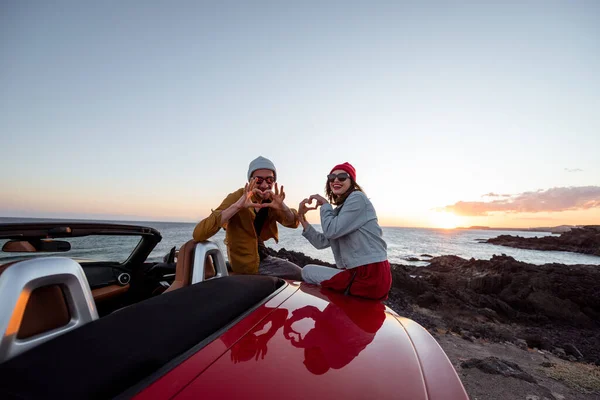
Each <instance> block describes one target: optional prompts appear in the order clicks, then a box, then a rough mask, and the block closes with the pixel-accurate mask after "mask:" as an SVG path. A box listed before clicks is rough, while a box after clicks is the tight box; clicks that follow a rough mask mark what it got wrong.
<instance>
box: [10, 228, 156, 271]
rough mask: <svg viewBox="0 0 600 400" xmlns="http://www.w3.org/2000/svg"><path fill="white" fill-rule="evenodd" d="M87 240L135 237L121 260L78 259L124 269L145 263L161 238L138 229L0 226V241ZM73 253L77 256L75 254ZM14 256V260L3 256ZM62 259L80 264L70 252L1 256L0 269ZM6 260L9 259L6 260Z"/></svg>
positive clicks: (154, 231)
mask: <svg viewBox="0 0 600 400" xmlns="http://www.w3.org/2000/svg"><path fill="white" fill-rule="evenodd" d="M90 236H136V237H139V238H140V240H139V241H137V244H135V245H133V244H132V250H131V252H130V254H129V255H128V256H127V257H126V258H125V259H124V260H119V261H115V260H97V259H89V260H87V259H85V260H84V259H81V261H82V262H86V263H87V262H90V263H91V262H94V263H102V262H106V263H111V264H118V265H121V266H125V265H127V264H130V263H138V262H144V261H145V260H146V258H147V257H148V255H149V254H150V253H151V252H152V250H153V249H154V247H156V245H157V244H158V243H159V242H160V241H161V240H162V236H161V234H160V233H159V232H158V231H157V230H156V229H154V228H149V227H145V226H138V225H125V224H104V223H81V222H53V223H13V224H0V240H2V241H4V240H30V239H59V240H67V241H68V239H72V238H80V237H90ZM73 250H77V249H76V248H75V249H73ZM75 253H76V252H75ZM8 254H11V255H12V254H14V257H11V256H8V257H6V256H5V255H8ZM48 256H64V257H69V258H73V259H75V260H76V261H78V260H79V258H78V257H77V255H75V256H73V254H72V253H71V254H70V252H54V253H47V252H31V253H26V252H18V253H9V252H0V258H1V259H4V261H0V265H3V264H5V263H8V262H13V261H22V260H26V259H30V258H34V257H48ZM6 258H8V259H6Z"/></svg>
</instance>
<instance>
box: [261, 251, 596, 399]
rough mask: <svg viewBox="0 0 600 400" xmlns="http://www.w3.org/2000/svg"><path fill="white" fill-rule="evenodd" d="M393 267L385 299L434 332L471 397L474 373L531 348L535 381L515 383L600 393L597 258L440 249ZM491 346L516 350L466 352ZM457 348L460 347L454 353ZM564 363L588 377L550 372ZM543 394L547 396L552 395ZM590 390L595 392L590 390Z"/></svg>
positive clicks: (504, 365)
mask: <svg viewBox="0 0 600 400" xmlns="http://www.w3.org/2000/svg"><path fill="white" fill-rule="evenodd" d="M271 252H272V254H273V255H275V256H278V257H282V258H286V259H289V260H290V261H293V262H295V263H297V264H298V265H300V266H304V265H306V264H309V263H316V264H320V265H329V266H333V265H332V264H328V263H324V262H322V261H319V260H315V259H312V258H310V257H306V256H304V255H303V254H302V253H299V252H295V251H288V250H286V249H281V250H279V251H277V252H276V251H274V250H271ZM392 274H393V286H392V290H391V291H390V296H389V299H388V300H387V301H386V304H387V305H388V306H389V307H390V308H392V309H393V310H394V311H396V312H397V313H398V314H400V315H401V316H405V317H408V318H411V319H413V320H415V321H417V322H418V323H419V324H421V325H422V326H424V327H425V328H426V329H427V330H428V331H429V332H430V333H432V334H433V335H434V337H436V339H437V340H438V341H439V342H440V344H441V345H442V347H443V348H444V350H445V351H446V352H447V354H448V355H449V357H450V359H451V361H452V362H453V363H454V364H455V366H456V367H457V371H459V373H460V374H461V378H462V379H463V382H464V384H465V387H466V388H467V391H469V394H470V395H471V397H472V398H473V397H474V396H475V395H476V394H477V393H478V392H477V390H478V389H477V387H478V385H480V384H481V379H482V378H481V377H480V376H478V375H476V374H477V373H481V371H484V372H485V373H493V372H489V371H490V370H495V371H500V372H496V373H498V374H502V372H501V371H502V370H503V369H504V370H511V371H513V370H514V368H513V367H511V365H512V364H514V362H515V361H517V362H519V363H520V364H524V365H529V364H530V363H531V359H533V358H535V357H534V355H537V356H538V357H540V358H541V361H540V362H539V363H538V364H539V365H538V366H537V367H535V368H530V371H529V373H531V376H532V378H531V379H533V380H531V379H530V378H527V379H529V381H527V379H526V381H527V382H523V381H522V378H521V379H517V378H515V377H512V378H511V379H516V380H518V381H519V385H523V384H525V383H527V384H528V385H533V386H532V387H531V390H534V389H535V390H537V392H536V393H546V392H547V390H549V389H548V387H551V386H553V385H554V386H556V385H558V386H557V387H558V389H556V390H559V392H560V391H562V393H563V395H565V393H568V394H569V396H570V397H567V398H600V397H595V396H600V294H599V293H600V265H562V264H544V265H534V264H528V263H524V262H520V261H517V260H515V259H514V258H512V257H509V256H506V255H500V256H494V257H492V258H491V259H490V260H476V259H470V260H467V259H463V258H460V257H457V256H441V257H434V258H432V259H431V260H429V266H427V267H415V266H410V265H402V264H392ZM468 346H471V347H470V348H467V347H468ZM490 346H502V347H503V349H502V350H497V351H499V354H504V353H506V354H512V353H514V354H515V356H514V357H513V358H512V359H511V360H508V359H501V358H500V359H497V357H491V358H490V357H487V358H485V357H484V358H477V357H470V355H471V356H472V355H474V354H478V355H479V356H480V357H481V355H482V354H485V352H483V353H482V351H483V350H482V349H484V348H485V350H486V351H491V349H492V347H490ZM457 348H463V350H462V351H461V352H455V350H456V349H457ZM519 357H523V358H522V359H520V358H519ZM511 363H512V364H511ZM563 363H564V365H566V366H568V367H569V368H571V367H572V366H574V365H575V366H576V368H575V369H576V370H577V371H579V372H578V373H576V374H575V375H577V374H579V375H577V376H580V375H582V376H583V375H585V376H589V375H590V374H591V376H592V378H590V379H591V381H590V382H588V381H585V380H584V382H587V383H581V382H580V381H577V382H578V383H573V382H570V381H569V380H576V379H575V378H573V377H566V378H564V379H566V381H565V382H563V383H560V385H559V384H558V383H556V382H555V379H550V378H548V376H551V373H554V372H556V371H555V369H556V368H558V367H556V366H557V365H563ZM463 364H464V365H463ZM544 364H545V365H547V367H546V368H544V367H543V365H544ZM561 368H563V367H561ZM564 368H566V367H564ZM581 368H583V369H584V372H581ZM471 369H473V370H477V371H478V372H477V373H475V372H472V370H471ZM588 369H589V370H588ZM541 370H544V371H543V373H542V372H540V371H541ZM561 371H562V370H561ZM589 371H591V372H589ZM485 373H484V375H485ZM474 374H475V375H474ZM506 376H509V375H504V377H506ZM523 376H526V375H523ZM569 376H570V375H569ZM586 379H587V378H586ZM471 380H472V382H471ZM559 381H560V379H559ZM535 382H537V383H535ZM540 382H545V383H544V385H542V384H541V383H540ZM555 383H556V385H555ZM571 383H573V385H575V386H573V385H571ZM505 384H506V382H504V383H502V384H500V388H499V389H498V390H499V393H500V394H499V395H498V396H499V397H497V398H513V397H511V396H508V397H502V396H503V395H502V394H501V393H502V390H503V389H502V386H503V385H505ZM561 385H562V386H561ZM586 385H587V386H586ZM517 386H518V385H517ZM517 386H515V387H517ZM519 387H520V386H519ZM481 390H485V391H488V392H485V393H486V397H483V398H490V399H494V398H496V397H494V396H493V395H490V396H489V397H487V396H488V395H489V390H490V389H489V388H481ZM519 390H520V389H519ZM535 390H534V392H535ZM569 391H572V392H569ZM548 393H550V392H548ZM548 393H546V394H547V395H548V396H546V397H547V398H548V399H552V398H553V397H552V396H550V395H549V394H548ZM591 395H593V396H594V397H588V396H591ZM504 396H506V393H505V394H504ZM561 396H562V395H561ZM543 397H544V396H542V397H539V396H538V398H539V399H542V398H543ZM514 398H517V397H514ZM518 398H523V399H525V396H523V397H518ZM532 398H535V397H532ZM554 398H560V396H559V397H554Z"/></svg>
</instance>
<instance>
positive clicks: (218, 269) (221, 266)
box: [192, 240, 229, 285]
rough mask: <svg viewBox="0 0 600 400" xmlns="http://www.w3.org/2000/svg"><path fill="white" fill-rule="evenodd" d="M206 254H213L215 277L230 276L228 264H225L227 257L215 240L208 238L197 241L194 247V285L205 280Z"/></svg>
mask: <svg viewBox="0 0 600 400" xmlns="http://www.w3.org/2000/svg"><path fill="white" fill-rule="evenodd" d="M206 256H213V260H214V264H215V273H216V275H215V278H221V277H223V276H229V273H228V272H227V264H225V258H224V257H223V253H221V249H219V246H218V245H217V244H216V243H215V242H211V241H210V240H206V241H204V242H199V243H196V248H195V249H194V269H193V270H192V285H193V284H195V283H198V282H202V281H204V261H205V260H206Z"/></svg>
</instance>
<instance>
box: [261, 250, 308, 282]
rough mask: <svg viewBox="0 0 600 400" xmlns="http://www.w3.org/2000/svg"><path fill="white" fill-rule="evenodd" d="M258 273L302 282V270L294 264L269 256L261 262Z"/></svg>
mask: <svg viewBox="0 0 600 400" xmlns="http://www.w3.org/2000/svg"><path fill="white" fill-rule="evenodd" d="M258 273H259V274H261V275H268V276H276V277H279V278H283V279H289V280H295V281H301V280H302V268H300V267H299V266H297V265H296V264H294V263H293V262H290V261H288V260H284V259H283V258H278V257H272V256H267V258H265V259H264V260H262V261H261V262H260V265H259V266H258Z"/></svg>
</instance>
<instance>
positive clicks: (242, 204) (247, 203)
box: [235, 178, 260, 211]
mask: <svg viewBox="0 0 600 400" xmlns="http://www.w3.org/2000/svg"><path fill="white" fill-rule="evenodd" d="M255 186H256V179H255V178H252V179H251V180H250V183H246V186H244V194H242V197H240V199H239V200H238V201H236V202H235V207H236V208H237V209H238V211H239V210H241V209H242V208H250V207H260V204H258V203H255V202H253V201H252V196H253V195H254V192H255V190H256V187H255Z"/></svg>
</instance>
